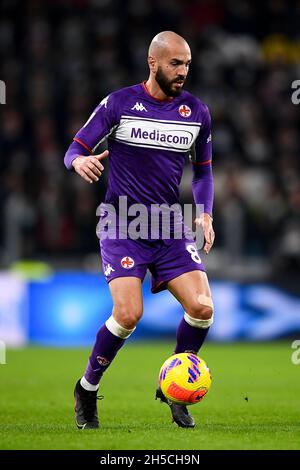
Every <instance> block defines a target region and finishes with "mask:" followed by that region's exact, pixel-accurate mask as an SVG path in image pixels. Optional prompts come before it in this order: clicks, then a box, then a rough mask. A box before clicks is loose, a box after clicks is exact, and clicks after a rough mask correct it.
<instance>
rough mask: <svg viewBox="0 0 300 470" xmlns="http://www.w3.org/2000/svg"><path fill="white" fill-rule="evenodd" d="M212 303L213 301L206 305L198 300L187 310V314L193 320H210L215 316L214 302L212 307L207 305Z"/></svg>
mask: <svg viewBox="0 0 300 470" xmlns="http://www.w3.org/2000/svg"><path fill="white" fill-rule="evenodd" d="M210 302H211V301H207V302H205V304H204V303H202V302H201V300H197V301H196V302H194V303H192V304H191V305H190V306H189V308H188V309H186V312H187V313H188V315H190V316H191V317H192V318H198V319H199V320H209V319H210V318H212V315H213V305H212V302H211V305H206V304H209V303H210Z"/></svg>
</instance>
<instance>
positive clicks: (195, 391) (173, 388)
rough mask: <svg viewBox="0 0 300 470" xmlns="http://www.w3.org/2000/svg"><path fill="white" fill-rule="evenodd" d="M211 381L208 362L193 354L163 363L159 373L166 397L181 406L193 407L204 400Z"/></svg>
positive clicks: (173, 358) (174, 356)
mask: <svg viewBox="0 0 300 470" xmlns="http://www.w3.org/2000/svg"><path fill="white" fill-rule="evenodd" d="M211 381H212V377H211V373H210V370H209V368H208V367H207V365H206V362H205V361H204V360H203V359H201V358H200V357H198V356H196V354H193V353H180V354H174V355H173V356H171V357H169V359H167V360H166V361H165V362H164V363H163V365H162V367H161V369H160V373H159V385H160V387H161V390H162V392H163V394H164V396H165V397H166V398H167V399H168V400H170V401H171V402H173V403H176V404H180V405H193V404H195V403H198V402H199V401H201V400H203V398H204V397H205V395H206V394H207V392H208V390H209V389H210V386H211Z"/></svg>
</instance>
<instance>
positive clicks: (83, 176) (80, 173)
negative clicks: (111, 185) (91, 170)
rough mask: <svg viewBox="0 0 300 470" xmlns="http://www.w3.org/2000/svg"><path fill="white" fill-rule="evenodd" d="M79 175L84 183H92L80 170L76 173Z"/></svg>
mask: <svg viewBox="0 0 300 470" xmlns="http://www.w3.org/2000/svg"><path fill="white" fill-rule="evenodd" d="M77 173H78V174H79V176H81V178H83V179H84V180H85V181H87V182H88V183H92V182H93V181H92V180H91V179H90V178H89V177H88V176H87V175H86V174H85V172H84V171H82V170H79V171H78V172H77Z"/></svg>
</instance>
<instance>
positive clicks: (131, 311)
mask: <svg viewBox="0 0 300 470" xmlns="http://www.w3.org/2000/svg"><path fill="white" fill-rule="evenodd" d="M142 314H143V311H142V308H141V307H139V306H136V305H130V304H129V305H118V306H115V307H114V311H113V315H114V317H115V319H116V321H117V322H118V323H119V324H120V325H121V326H122V327H123V328H126V329H127V330H131V329H133V328H134V327H135V326H136V324H137V323H138V321H139V320H140V319H141V317H142Z"/></svg>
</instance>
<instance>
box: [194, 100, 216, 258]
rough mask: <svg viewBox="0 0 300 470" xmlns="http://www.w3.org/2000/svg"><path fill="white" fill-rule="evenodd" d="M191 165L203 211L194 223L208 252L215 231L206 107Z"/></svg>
mask: <svg viewBox="0 0 300 470" xmlns="http://www.w3.org/2000/svg"><path fill="white" fill-rule="evenodd" d="M191 163H192V166H193V181H192V190H193V196H194V201H195V203H196V204H201V205H203V208H204V209H203V213H202V214H201V215H200V216H199V217H197V218H196V219H195V223H196V225H198V226H201V227H202V230H203V233H204V239H205V241H204V247H203V249H204V251H205V253H206V254H208V253H209V251H210V249H211V247H212V246H213V243H214V239H215V233H214V230H213V226H212V221H213V216H212V211H213V199H214V181H213V173H212V143H211V118H210V114H209V111H208V108H206V112H205V114H204V116H203V119H202V126H201V129H200V132H199V135H198V137H197V139H196V142H195V146H194V148H193V152H192V154H191Z"/></svg>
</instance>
